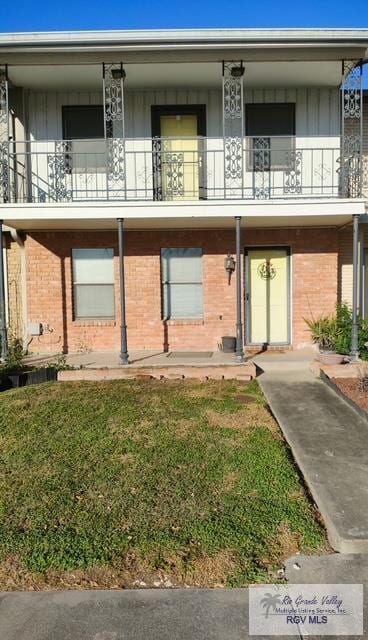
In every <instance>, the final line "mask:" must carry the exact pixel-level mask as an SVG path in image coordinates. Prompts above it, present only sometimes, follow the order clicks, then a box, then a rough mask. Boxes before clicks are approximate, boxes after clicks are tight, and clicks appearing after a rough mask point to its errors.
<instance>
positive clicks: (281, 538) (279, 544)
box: [264, 522, 300, 565]
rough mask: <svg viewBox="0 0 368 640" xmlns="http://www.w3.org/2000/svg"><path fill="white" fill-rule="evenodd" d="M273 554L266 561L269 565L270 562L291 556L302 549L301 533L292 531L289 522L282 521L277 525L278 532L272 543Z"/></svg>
mask: <svg viewBox="0 0 368 640" xmlns="http://www.w3.org/2000/svg"><path fill="white" fill-rule="evenodd" d="M270 549H271V554H270V557H269V558H268V559H266V560H265V561H264V563H265V564H266V565H267V564H268V562H271V563H273V562H275V561H276V560H277V562H278V563H279V562H280V560H281V561H282V560H284V559H285V558H290V556H293V555H295V554H296V553H297V552H298V551H299V549H300V534H299V533H295V532H294V531H291V529H290V526H289V524H288V523H287V522H281V523H280V524H279V526H278V527H277V532H276V535H275V537H274V540H273V541H272V542H271V545H270Z"/></svg>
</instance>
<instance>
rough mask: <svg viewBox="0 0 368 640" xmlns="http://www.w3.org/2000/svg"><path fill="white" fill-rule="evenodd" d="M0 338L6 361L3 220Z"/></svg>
mask: <svg viewBox="0 0 368 640" xmlns="http://www.w3.org/2000/svg"><path fill="white" fill-rule="evenodd" d="M0 339H1V360H3V361H4V360H5V358H6V356H7V355H8V335H7V330H6V308H5V277H4V255H3V221H2V220H0Z"/></svg>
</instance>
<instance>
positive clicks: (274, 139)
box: [245, 102, 295, 171]
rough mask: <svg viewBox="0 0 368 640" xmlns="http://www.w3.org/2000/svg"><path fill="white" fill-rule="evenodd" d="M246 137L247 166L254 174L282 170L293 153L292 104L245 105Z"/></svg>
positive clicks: (293, 118) (293, 121) (293, 107)
mask: <svg viewBox="0 0 368 640" xmlns="http://www.w3.org/2000/svg"><path fill="white" fill-rule="evenodd" d="M245 116H246V117H245V122H246V135H247V136H249V137H252V138H253V140H252V141H251V143H250V152H249V155H250V158H249V164H250V167H251V168H254V170H255V171H257V170H260V171H269V170H270V169H285V168H287V167H288V166H289V165H290V152H291V151H292V150H293V149H294V136H295V104H293V103H278V102H277V103H261V104H247V105H246V112H245Z"/></svg>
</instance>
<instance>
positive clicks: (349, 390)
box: [332, 378, 368, 414]
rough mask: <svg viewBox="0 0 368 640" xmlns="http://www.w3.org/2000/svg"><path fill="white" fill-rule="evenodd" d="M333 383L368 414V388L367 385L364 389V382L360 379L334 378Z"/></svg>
mask: <svg viewBox="0 0 368 640" xmlns="http://www.w3.org/2000/svg"><path fill="white" fill-rule="evenodd" d="M332 382H333V383H334V384H335V385H336V386H337V387H338V388H339V389H340V391H342V393H343V394H344V395H346V396H347V397H348V398H350V400H353V402H355V404H357V405H358V407H360V408H361V409H363V411H366V412H367V414H368V388H367V385H365V387H366V388H364V385H363V383H362V380H360V379H359V378H332Z"/></svg>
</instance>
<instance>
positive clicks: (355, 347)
mask: <svg viewBox="0 0 368 640" xmlns="http://www.w3.org/2000/svg"><path fill="white" fill-rule="evenodd" d="M358 287H359V215H358V214H355V215H354V216H353V309H352V327H351V351H350V360H351V362H357V361H358V360H359V312H358Z"/></svg>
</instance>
